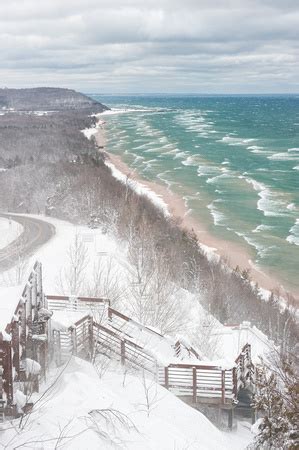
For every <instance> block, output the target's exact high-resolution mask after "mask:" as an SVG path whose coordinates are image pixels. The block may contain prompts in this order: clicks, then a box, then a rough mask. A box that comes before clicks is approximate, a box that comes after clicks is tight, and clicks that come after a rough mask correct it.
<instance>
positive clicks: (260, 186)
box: [239, 175, 287, 217]
mask: <svg viewBox="0 0 299 450" xmlns="http://www.w3.org/2000/svg"><path fill="white" fill-rule="evenodd" d="M239 178H244V179H245V181H246V182H247V183H248V184H251V185H252V186H253V189H254V190H255V191H257V193H258V196H259V197H260V199H259V200H258V202H257V208H258V209H259V210H260V211H262V212H263V214H264V216H268V217H279V216H285V215H287V213H286V209H287V204H286V203H285V201H283V200H281V199H279V198H278V193H277V192H275V193H274V192H272V191H271V190H270V189H269V187H268V186H266V185H265V184H264V183H260V182H258V181H256V180H254V179H252V178H245V177H244V176H242V175H240V176H239Z"/></svg>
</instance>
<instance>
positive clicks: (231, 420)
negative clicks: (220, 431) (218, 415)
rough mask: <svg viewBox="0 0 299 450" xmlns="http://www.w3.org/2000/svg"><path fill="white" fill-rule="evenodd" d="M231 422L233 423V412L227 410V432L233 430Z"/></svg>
mask: <svg viewBox="0 0 299 450" xmlns="http://www.w3.org/2000/svg"><path fill="white" fill-rule="evenodd" d="M233 421H234V410H233V408H232V409H229V410H228V428H229V430H232V429H233Z"/></svg>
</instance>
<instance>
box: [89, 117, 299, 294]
mask: <svg viewBox="0 0 299 450" xmlns="http://www.w3.org/2000/svg"><path fill="white" fill-rule="evenodd" d="M95 137H96V141H97V144H98V146H99V147H101V148H103V147H104V149H105V153H106V155H107V157H108V159H109V162H110V163H111V164H112V165H113V166H114V167H115V168H116V169H117V170H118V171H119V172H121V173H122V174H124V175H125V176H126V177H128V178H129V179H130V180H132V181H135V182H136V183H138V184H141V185H142V186H144V187H146V188H147V189H148V190H150V191H152V192H154V193H155V194H156V195H157V196H158V197H159V198H161V199H162V200H163V202H164V203H165V204H166V205H167V208H168V211H169V213H170V214H171V215H172V216H173V217H174V218H176V219H178V223H179V224H180V226H181V227H183V228H185V229H187V230H193V231H194V232H195V234H196V236H197V238H198V241H199V243H200V244H201V245H202V246H203V248H204V249H206V250H207V251H209V250H211V251H214V253H216V254H218V255H219V256H220V257H222V258H223V260H224V261H225V262H226V263H227V264H228V266H229V267H230V268H232V269H234V268H236V266H239V268H240V270H243V269H250V277H251V279H252V280H253V281H254V282H257V283H258V284H259V286H260V287H261V288H263V289H264V290H266V291H272V290H278V289H279V291H280V294H281V296H282V297H285V298H286V297H287V292H288V291H287V289H285V288H284V286H283V285H282V284H280V283H279V281H278V280H277V279H276V278H274V277H272V276H271V275H268V274H267V273H266V272H265V271H261V270H259V269H257V268H256V267H255V266H254V263H253V261H252V260H251V255H250V254H249V253H248V254H247V253H246V252H245V250H244V248H243V247H241V246H239V245H237V244H235V243H233V242H229V241H225V240H221V239H218V238H217V237H215V236H213V235H211V233H209V231H208V230H207V229H206V227H205V225H204V224H203V223H200V221H199V220H198V219H194V218H192V217H190V216H189V215H188V211H187V208H186V206H185V202H184V200H183V198H182V197H180V196H179V195H177V194H175V193H173V192H172V191H171V190H169V189H168V188H167V187H166V186H163V185H161V184H160V183H159V182H158V181H157V182H150V181H148V180H145V179H143V178H141V177H140V175H139V174H138V173H137V172H136V171H135V170H132V169H131V168H130V167H129V166H128V165H127V164H126V163H125V162H124V161H123V160H122V159H121V157H120V156H118V155H114V154H112V153H109V152H108V151H107V149H106V147H105V128H104V124H102V125H101V128H100V129H99V131H98V133H97V134H96V136H95ZM206 247H208V248H206ZM291 294H292V295H293V296H295V298H296V301H297V302H298V299H299V293H298V292H294V291H292V292H291Z"/></svg>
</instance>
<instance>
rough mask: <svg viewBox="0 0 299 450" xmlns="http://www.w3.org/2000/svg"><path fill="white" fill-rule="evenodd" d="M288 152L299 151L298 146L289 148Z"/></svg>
mask: <svg viewBox="0 0 299 450" xmlns="http://www.w3.org/2000/svg"><path fill="white" fill-rule="evenodd" d="M288 152H299V148H298V147H293V148H289V149H288Z"/></svg>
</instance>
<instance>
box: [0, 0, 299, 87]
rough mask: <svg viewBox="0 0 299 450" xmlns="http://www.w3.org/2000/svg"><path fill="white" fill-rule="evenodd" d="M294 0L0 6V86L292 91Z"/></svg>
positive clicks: (1, 1) (13, 2) (95, 0)
mask: <svg viewBox="0 0 299 450" xmlns="http://www.w3.org/2000/svg"><path fill="white" fill-rule="evenodd" d="M298 37H299V1H298V0H9V1H7V0H0V87H5V86H6V87H33V86H60V87H69V88H74V89H78V90H81V91H83V92H89V93H124V94H125V93H134V92H135V93H155V92H160V93H223V94H230V93H298V92H299V51H298V48H299V39H298Z"/></svg>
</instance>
